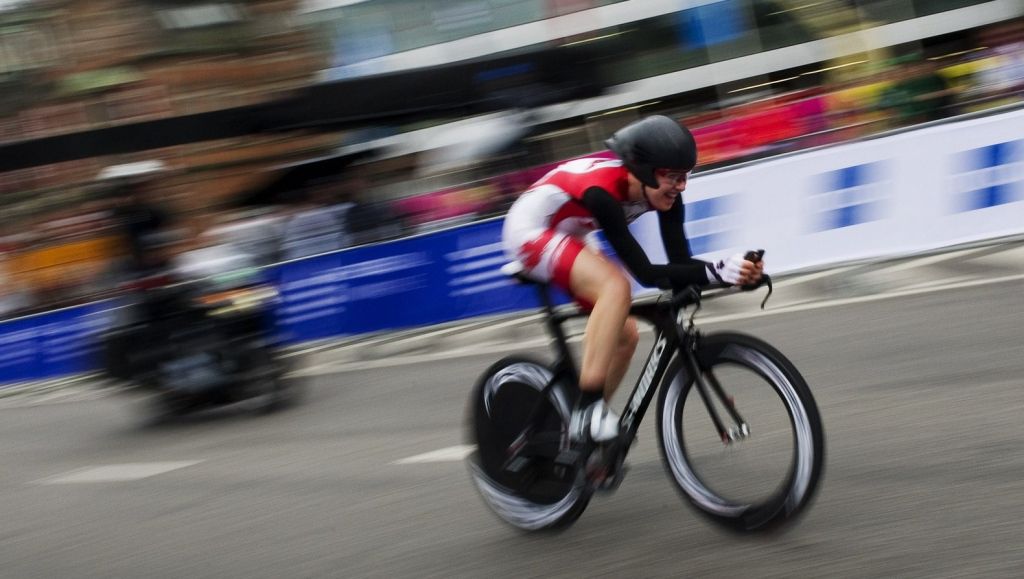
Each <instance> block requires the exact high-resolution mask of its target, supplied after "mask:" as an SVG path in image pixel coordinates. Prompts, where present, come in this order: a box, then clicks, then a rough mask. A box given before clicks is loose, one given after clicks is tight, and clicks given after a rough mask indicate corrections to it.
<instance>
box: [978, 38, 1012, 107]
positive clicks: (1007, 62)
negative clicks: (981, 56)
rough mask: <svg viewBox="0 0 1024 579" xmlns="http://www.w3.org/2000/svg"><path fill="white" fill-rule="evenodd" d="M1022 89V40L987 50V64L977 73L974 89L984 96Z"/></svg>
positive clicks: (1002, 94)
mask: <svg viewBox="0 0 1024 579" xmlns="http://www.w3.org/2000/svg"><path fill="white" fill-rule="evenodd" d="M1022 89H1024V41H1015V42H1008V43H1006V44H1002V45H999V46H995V47H993V48H991V49H990V50H989V64H988V66H985V67H982V68H981V69H980V70H979V71H978V74H977V87H976V89H975V91H976V92H977V93H980V94H982V95H985V96H1008V95H1009V93H1014V92H1018V91H1021V90H1022Z"/></svg>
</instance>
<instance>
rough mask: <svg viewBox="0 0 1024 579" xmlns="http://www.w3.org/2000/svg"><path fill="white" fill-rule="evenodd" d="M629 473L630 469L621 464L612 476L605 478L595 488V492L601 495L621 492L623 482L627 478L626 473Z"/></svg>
mask: <svg viewBox="0 0 1024 579" xmlns="http://www.w3.org/2000/svg"><path fill="white" fill-rule="evenodd" d="M628 471H629V467H628V466H626V465H625V464H620V465H619V466H618V468H616V469H615V470H614V471H613V472H612V473H611V474H610V475H608V476H607V477H605V478H604V480H602V481H601V482H600V483H599V484H598V485H597V486H595V487H594V490H595V491H598V492H601V493H613V492H615V491H617V490H619V487H620V486H622V480H623V479H625V478H626V473H627V472H628Z"/></svg>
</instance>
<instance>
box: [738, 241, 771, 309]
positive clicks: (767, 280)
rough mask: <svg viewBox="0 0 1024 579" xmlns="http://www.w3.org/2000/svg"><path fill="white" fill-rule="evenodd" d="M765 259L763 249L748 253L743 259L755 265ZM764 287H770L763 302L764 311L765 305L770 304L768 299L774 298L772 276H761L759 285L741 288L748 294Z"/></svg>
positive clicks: (754, 284)
mask: <svg viewBox="0 0 1024 579" xmlns="http://www.w3.org/2000/svg"><path fill="white" fill-rule="evenodd" d="M763 257H764V250H763V249H758V250H757V251H753V250H751V251H748V252H747V253H746V254H745V255H744V256H743V259H745V260H747V261H750V262H753V263H757V262H759V261H761V259H762V258H763ZM763 285H767V286H768V294H767V295H765V296H764V300H762V301H761V309H762V310H763V309H764V305H765V304H767V303H768V298H770V297H772V291H773V290H772V277H771V276H770V275H768V274H761V280H760V281H759V282H758V283H753V284H748V285H745V286H740V289H741V290H742V291H746V292H748V291H754V290H756V289H758V288H760V287H761V286H763Z"/></svg>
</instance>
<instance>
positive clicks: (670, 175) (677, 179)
mask: <svg viewBox="0 0 1024 579" xmlns="http://www.w3.org/2000/svg"><path fill="white" fill-rule="evenodd" d="M654 173H655V175H657V176H658V177H660V178H662V179H665V180H666V181H669V182H671V183H672V184H673V185H681V184H683V183H686V180H687V179H689V177H690V173H688V172H686V171H669V170H668V169H657V170H655V172H654Z"/></svg>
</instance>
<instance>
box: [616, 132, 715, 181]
mask: <svg viewBox="0 0 1024 579" xmlns="http://www.w3.org/2000/svg"><path fill="white" fill-rule="evenodd" d="M604 144H605V145H607V146H608V148H609V149H611V150H612V151H613V152H614V153H615V154H616V155H618V156H619V158H620V159H622V162H623V163H624V164H625V165H626V168H627V169H629V171H630V173H633V175H635V176H636V178H637V179H639V180H640V182H641V183H643V184H644V185H647V186H648V187H657V186H658V179H657V178H656V177H655V176H654V170H655V169H673V170H677V171H690V170H691V169H693V167H694V165H696V164H697V142H696V141H694V139H693V135H692V134H690V131H689V130H688V129H687V128H686V127H684V126H682V125H680V124H679V123H677V122H675V121H673V120H672V119H670V118H668V117H665V116H662V115H652V116H649V117H645V118H643V119H640V120H639V121H635V122H633V123H630V124H628V125H626V126H625V127H622V128H621V129H619V130H618V131H616V132H615V134H614V135H612V136H611V138H610V139H608V140H607V141H605V142H604Z"/></svg>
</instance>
